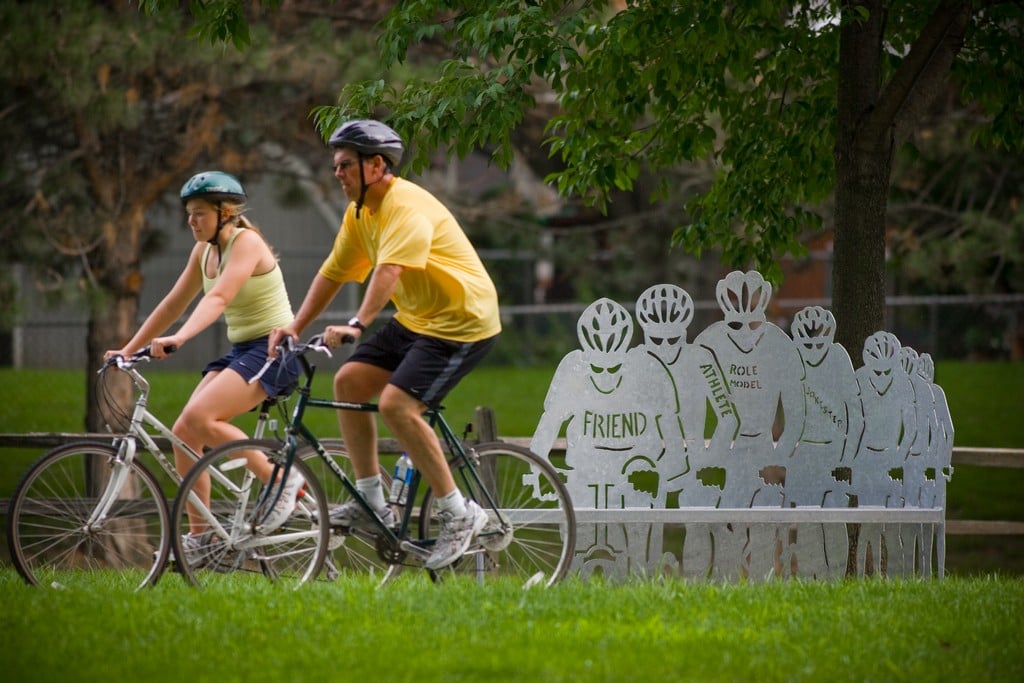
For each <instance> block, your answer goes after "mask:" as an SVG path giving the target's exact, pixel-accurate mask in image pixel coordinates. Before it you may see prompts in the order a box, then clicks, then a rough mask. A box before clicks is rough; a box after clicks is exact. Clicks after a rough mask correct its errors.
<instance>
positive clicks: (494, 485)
mask: <svg viewBox="0 0 1024 683" xmlns="http://www.w3.org/2000/svg"><path fill="white" fill-rule="evenodd" d="M473 421H474V422H475V423H476V439H477V441H476V442H477V443H478V444H479V443H488V442H490V441H497V440H498V424H497V420H496V418H495V416H494V410H493V409H492V408H488V407H487V406H477V407H476V413H475V414H474V417H473ZM497 465H498V463H497V462H495V460H494V458H488V459H487V460H485V461H481V462H480V465H479V466H478V467H477V474H479V475H480V482H481V483H482V484H483V486H484V488H486V489H487V490H488V491H490V493H491V496H495V497H496V496H497V492H498V471H497Z"/></svg>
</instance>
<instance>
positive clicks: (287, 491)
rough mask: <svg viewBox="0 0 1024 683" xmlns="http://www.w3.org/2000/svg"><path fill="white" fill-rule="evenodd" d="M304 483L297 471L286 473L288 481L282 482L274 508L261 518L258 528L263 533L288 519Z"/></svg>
mask: <svg viewBox="0 0 1024 683" xmlns="http://www.w3.org/2000/svg"><path fill="white" fill-rule="evenodd" d="M305 485H306V480H305V479H303V478H302V475H301V474H299V473H298V472H292V473H291V474H289V475H288V481H286V482H285V483H284V488H283V489H282V490H281V495H280V497H279V498H278V499H277V502H276V503H275V504H274V508H273V509H272V510H271V511H270V514H269V515H267V518H266V519H264V520H263V524H262V525H261V528H260V530H261V531H262V532H263V533H265V534H269V533H271V532H272V531H274V530H275V529H277V528H278V527H279V526H281V525H282V524H284V523H285V522H287V521H288V518H289V517H291V516H292V512H294V511H295V502H296V501H297V500H298V499H299V491H301V490H302V487H303V486H305Z"/></svg>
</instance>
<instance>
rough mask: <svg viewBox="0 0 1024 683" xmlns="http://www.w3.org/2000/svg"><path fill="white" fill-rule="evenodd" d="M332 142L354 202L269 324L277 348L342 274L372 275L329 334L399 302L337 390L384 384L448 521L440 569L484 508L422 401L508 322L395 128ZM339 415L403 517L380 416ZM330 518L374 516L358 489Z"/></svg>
mask: <svg viewBox="0 0 1024 683" xmlns="http://www.w3.org/2000/svg"><path fill="white" fill-rule="evenodd" d="M328 144H329V145H330V147H331V148H332V149H333V150H334V176H335V178H337V179H338V181H339V182H340V183H341V187H342V190H343V191H344V192H345V195H346V196H347V197H348V199H349V200H350V203H349V206H348V208H347V209H346V211H345V216H344V219H343V220H342V224H341V228H340V230H339V232H338V236H337V238H336V239H335V241H334V247H333V249H332V251H331V253H330V254H329V255H328V256H327V258H326V259H325V260H324V263H323V265H322V266H321V267H320V271H319V272H318V274H317V275H316V276H315V277H314V278H313V282H312V284H311V285H310V288H309V291H308V292H307V294H306V297H305V300H304V301H303V302H302V306H301V307H300V309H299V312H298V313H297V314H296V316H295V319H294V320H293V321H292V323H291V324H290V325H288V326H287V327H284V328H282V329H278V330H275V331H274V332H273V333H272V334H271V336H270V346H271V351H270V352H271V353H272V354H273V353H275V351H274V348H275V347H276V346H277V345H278V344H279V343H280V342H281V340H282V338H283V337H284V336H285V335H288V336H292V337H298V335H299V334H300V333H301V332H302V331H303V330H304V329H305V328H306V327H307V326H308V325H309V324H310V323H312V322H313V321H314V320H316V318H317V317H318V316H319V315H320V314H321V313H323V311H324V310H325V309H326V308H327V306H328V305H329V304H330V302H331V301H332V300H333V299H334V297H335V296H336V295H337V293H338V291H339V290H340V289H341V286H342V285H343V284H344V283H345V282H350V281H352V282H363V281H365V280H366V278H367V276H369V277H370V281H369V285H368V286H367V288H366V292H365V294H364V296H363V300H362V303H361V304H360V306H359V309H358V311H357V313H356V315H355V317H353V318H352V319H351V320H349V321H348V323H346V324H345V325H328V326H327V327H326V329H325V330H324V341H325V343H326V344H327V345H328V346H331V347H336V346H339V345H340V344H342V343H343V342H345V341H349V340H351V339H360V338H361V337H362V336H363V334H364V333H365V332H366V328H367V327H368V326H369V325H370V324H371V323H372V322H373V321H374V320H375V319H376V318H377V316H378V315H379V314H380V312H381V311H382V310H383V308H384V306H385V305H386V304H387V303H388V301H392V302H393V303H394V305H395V308H396V309H397V312H396V314H395V316H394V318H392V319H390V320H388V321H387V322H386V323H384V324H383V325H382V326H381V327H380V328H379V329H377V330H375V331H374V332H373V333H372V334H367V336H366V338H365V339H360V343H359V345H358V346H357V347H356V349H355V350H354V352H353V354H352V356H351V357H350V358H348V360H346V361H345V363H343V364H342V366H341V368H340V369H339V370H338V372H337V374H336V375H335V377H334V396H335V398H336V399H337V400H339V401H348V402H367V401H371V400H372V399H373V398H374V397H377V396H379V401H378V402H379V406H380V415H381V418H382V419H383V420H384V423H385V424H386V425H387V426H388V428H389V429H390V430H391V432H392V433H393V434H394V436H395V438H396V439H397V440H398V442H399V444H400V445H401V447H402V448H403V449H404V450H405V451H406V452H407V453H408V454H409V457H410V458H412V461H413V463H414V464H415V465H416V467H417V469H419V471H420V473H421V474H422V476H423V477H424V478H425V479H426V480H427V483H428V484H429V485H430V488H431V490H432V491H433V492H434V493H435V494H436V496H437V505H438V508H439V517H440V520H441V529H440V533H439V535H438V541H437V544H436V546H435V548H434V550H433V553H432V554H431V556H430V558H429V559H428V560H427V562H426V567H427V568H428V569H441V568H443V567H447V566H448V565H450V564H452V563H453V562H455V561H456V560H457V559H459V557H461V556H462V554H463V553H465V552H466V549H467V548H468V547H469V544H470V543H471V542H472V540H473V537H474V536H476V535H477V534H478V533H479V532H480V530H481V529H482V528H483V527H484V524H485V523H486V521H487V515H486V513H485V512H484V511H483V510H482V509H481V508H480V507H479V506H478V505H477V504H476V503H475V502H473V501H471V500H465V498H464V497H463V495H462V493H461V492H460V491H459V490H458V488H456V486H455V481H454V479H453V478H452V474H451V470H450V469H449V468H448V464H447V462H446V460H445V457H444V453H443V451H442V450H441V444H440V441H439V440H438V438H437V435H436V434H435V433H434V431H433V429H432V428H431V427H430V425H429V424H428V423H427V422H426V420H424V418H423V412H424V410H425V408H426V407H428V406H436V405H438V404H439V403H440V402H441V400H442V399H443V398H444V397H445V396H446V395H447V394H448V392H449V391H451V389H452V388H453V387H454V386H455V385H456V384H457V383H458V381H459V380H460V379H462V377H464V376H465V375H466V374H467V373H468V372H469V371H470V370H472V369H473V368H474V367H475V366H476V365H477V364H478V363H479V362H480V361H481V359H483V357H484V356H485V355H486V354H487V352H488V351H489V350H490V349H491V347H492V346H494V344H495V342H496V341H497V339H498V335H499V333H500V332H501V323H500V320H499V315H498V295H497V291H496V290H495V287H494V283H493V282H492V281H491V278H490V276H489V275H488V274H487V271H486V269H485V268H484V266H483V264H482V263H481V261H480V258H479V256H478V255H477V253H476V250H475V249H474V248H473V246H472V244H470V241H469V239H468V238H467V237H466V234H465V233H464V232H463V230H462V228H461V227H460V226H459V224H458V222H457V221H456V220H455V218H454V217H453V216H452V214H451V212H450V211H449V210H448V209H447V208H446V207H445V206H444V205H443V204H442V203H441V202H440V201H439V200H438V199H437V198H435V197H434V196H433V195H432V194H430V193H429V192H427V191H426V190H425V189H423V188H422V187H419V186H418V185H416V184H414V183H412V182H410V181H408V180H406V179H404V178H400V177H398V176H396V175H395V169H396V167H397V166H398V164H399V162H400V160H401V158H402V154H403V151H404V146H403V143H402V139H401V138H400V137H399V135H398V134H397V133H396V132H395V131H394V130H392V129H391V128H389V127H388V126H386V125H384V124H383V123H380V122H378V121H373V120H366V119H363V120H353V121H349V122H347V123H345V124H343V125H342V126H340V127H339V128H338V129H337V130H335V131H334V133H333V134H332V135H331V137H330V140H329V142H328ZM371 272H372V274H371ZM338 422H339V426H340V428H341V434H342V437H343V438H344V440H345V445H346V447H347V448H348V451H349V455H350V457H351V459H352V465H353V468H354V470H355V475H356V482H355V483H356V488H357V489H358V490H359V491H360V492H361V493H362V494H363V496H364V497H365V498H366V500H367V502H368V503H369V504H370V506H371V507H373V508H374V510H375V511H376V512H377V514H378V515H380V516H381V518H382V519H383V520H384V521H385V522H387V523H389V524H392V525H393V524H395V521H396V520H395V518H394V513H393V512H392V511H391V508H390V506H389V505H388V504H387V501H386V500H385V497H384V490H383V487H382V485H381V480H380V476H379V474H378V472H379V463H378V453H377V427H376V418H375V416H374V415H373V413H366V412H358V411H352V410H340V411H338ZM331 524H332V525H336V526H341V527H346V528H354V527H364V528H371V525H370V523H369V519H368V518H367V515H366V513H365V512H364V510H363V508H362V507H361V506H360V505H359V504H358V503H356V502H355V501H349V502H348V503H346V504H344V505H341V506H339V507H337V508H335V509H334V510H333V511H332V513H331Z"/></svg>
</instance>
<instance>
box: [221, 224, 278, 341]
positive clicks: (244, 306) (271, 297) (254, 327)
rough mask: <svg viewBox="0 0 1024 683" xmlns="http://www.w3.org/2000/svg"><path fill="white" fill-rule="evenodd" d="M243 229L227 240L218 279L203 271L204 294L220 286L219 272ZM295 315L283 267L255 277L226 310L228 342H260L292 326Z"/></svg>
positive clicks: (247, 282)
mask: <svg viewBox="0 0 1024 683" xmlns="http://www.w3.org/2000/svg"><path fill="white" fill-rule="evenodd" d="M242 230H245V228H239V229H238V230H236V231H235V234H234V235H232V236H231V239H230V240H228V245H227V248H225V249H224V254H223V255H222V256H221V260H220V266H219V267H218V269H217V277H212V278H210V277H207V276H206V269H205V268H203V269H202V270H203V292H204V293H205V292H209V291H210V290H211V289H213V286H214V285H215V284H217V280H218V279H219V278H220V273H221V271H222V270H223V269H224V264H225V263H227V261H228V258H229V257H230V255H231V246H232V245H233V244H234V243H235V238H236V237H238V236H239V235H240V234H241V233H242ZM212 246H213V245H212V244H208V245H206V249H205V250H204V251H203V260H202V262H203V263H206V258H207V256H208V255H209V253H210V248H211V247H212ZM293 318H294V315H293V314H292V306H291V303H290V302H289V300H288V290H287V289H286V288H285V285H284V276H283V275H282V274H281V267H280V265H275V266H274V269H273V270H271V271H268V272H266V273H263V274H262V275H252V276H250V277H249V279H248V280H246V281H245V284H244V285H242V288H241V289H240V290H238V294H237V295H235V298H234V299H233V300H232V301H231V303H229V304H228V305H227V308H225V309H224V319H225V320H226V321H227V324H228V341H230V342H231V343H232V344H236V343H238V342H244V341H250V340H252V339H259V338H260V337H265V336H267V335H268V334H270V331H271V330H272V329H274V328H275V327H284V326H285V325H288V324H289V323H291V321H292V319H293Z"/></svg>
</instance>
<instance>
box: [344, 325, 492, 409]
mask: <svg viewBox="0 0 1024 683" xmlns="http://www.w3.org/2000/svg"><path fill="white" fill-rule="evenodd" d="M498 336H499V335H495V336H493V337H491V338H489V339H483V340H481V341H478V342H456V341H449V340H447V339H439V338H437V337H428V336H426V335H423V334H416V333H415V332H412V331H410V330H408V329H406V328H405V327H403V326H402V325H401V324H399V323H398V322H396V321H395V320H394V319H391V320H389V321H388V322H387V323H386V324H385V325H384V326H383V327H381V328H379V329H378V330H376V331H374V332H373V334H371V335H370V336H369V337H368V338H365V339H360V341H359V345H358V346H356V348H355V351H353V352H352V355H351V356H349V358H348V360H346V361H345V362H346V363H351V362H352V361H356V362H359V363H367V364H368V365H373V366H376V367H378V368H384V369H385V370H389V371H391V373H392V375H391V378H390V379H389V380H388V383H389V384H393V385H395V386H396V387H398V388H399V389H401V390H403V391H405V392H406V393H408V394H409V395H410V396H413V397H415V398H417V399H419V400H420V401H423V403H425V404H427V405H428V406H430V407H437V406H439V405H440V403H441V401H442V400H443V399H444V397H445V396H447V395H448V392H450V391H451V390H452V389H453V388H454V387H455V385H456V384H458V383H459V380H460V379H462V378H463V377H465V376H466V374H467V373H468V372H469V371H470V370H472V369H473V368H475V367H476V366H477V364H478V363H480V361H481V360H483V358H484V356H486V355H487V352H488V351H490V350H491V347H493V346H494V344H495V343H496V342H497V341H498Z"/></svg>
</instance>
